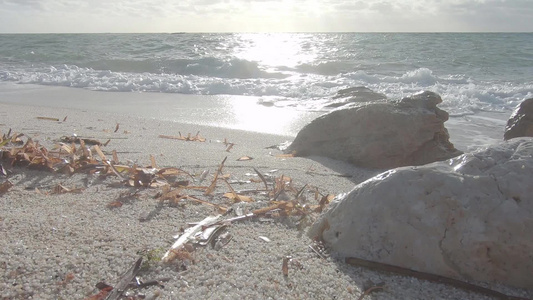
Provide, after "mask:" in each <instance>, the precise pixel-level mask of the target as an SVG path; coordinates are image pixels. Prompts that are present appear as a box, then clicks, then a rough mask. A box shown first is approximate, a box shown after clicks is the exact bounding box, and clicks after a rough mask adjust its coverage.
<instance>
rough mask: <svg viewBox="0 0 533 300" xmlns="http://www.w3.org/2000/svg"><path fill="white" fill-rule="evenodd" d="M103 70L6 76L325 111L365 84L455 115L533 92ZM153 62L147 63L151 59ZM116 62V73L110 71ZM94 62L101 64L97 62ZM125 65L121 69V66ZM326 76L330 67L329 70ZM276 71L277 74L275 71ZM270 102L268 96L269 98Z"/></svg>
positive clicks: (317, 77) (183, 66)
mask: <svg viewBox="0 0 533 300" xmlns="http://www.w3.org/2000/svg"><path fill="white" fill-rule="evenodd" d="M99 63H100V64H101V66H102V67H101V68H102V69H98V68H90V67H81V66H76V65H61V66H57V67H38V68H33V69H28V68H27V69H17V68H15V67H13V66H6V67H5V68H0V69H3V70H4V71H0V81H14V82H18V83H31V84H42V85H55V86H66V87H78V88H87V89H91V90H99V91H118V92H163V93H182V94H203V95H217V94H219V95H220V94H226V95H248V96H257V97H273V98H272V99H275V100H269V102H271V103H273V104H275V105H276V106H296V107H299V108H301V109H310V110H323V109H325V107H327V106H328V104H331V103H332V101H333V99H332V97H333V95H335V94H336V93H337V91H339V90H341V89H345V88H349V87H354V86H365V87H368V88H370V89H372V90H374V91H376V92H379V93H383V94H385V95H387V97H388V98H391V99H398V98H401V97H404V96H407V95H409V94H411V93H415V92H419V91H421V90H430V91H433V92H436V93H438V94H440V95H441V96H442V97H443V99H444V102H443V103H442V104H441V107H442V108H443V109H446V110H447V111H448V112H449V113H450V114H452V115H460V114H464V113H469V112H472V111H478V110H491V111H508V110H510V109H512V108H514V107H515V106H516V105H517V104H518V103H520V102H521V101H523V100H524V99H526V98H531V97H533V83H531V82H525V83H520V84H517V83H516V82H505V81H480V80H475V79H473V78H469V77H467V76H465V75H462V74H452V75H436V74H435V73H434V72H433V71H432V70H430V69H427V68H418V69H413V70H410V71H407V72H404V73H402V74H399V75H398V76H390V75H380V74H369V73H367V72H365V71H361V70H359V71H354V72H349V73H343V74H333V75H322V74H310V73H306V74H298V73H296V74H294V73H293V74H288V73H275V72H274V73H269V72H267V71H264V70H261V69H260V67H259V66H258V65H257V64H256V63H252V62H249V61H243V60H229V61H226V62H224V61H223V60H219V59H213V58H212V59H210V61H205V59H199V60H183V61H179V60H170V61H169V63H168V64H165V68H167V69H161V66H157V67H153V70H154V71H153V72H142V73H139V72H134V71H132V69H133V70H136V68H139V69H142V70H147V69H148V67H147V66H145V65H143V64H145V63H146V62H142V61H141V62H138V64H139V65H136V64H129V63H128V64H126V65H122V64H121V63H120V62H118V61H111V62H110V61H100V62H99ZM150 63H151V62H149V64H150ZM106 64H107V65H109V64H112V65H113V66H112V68H111V69H114V71H113V70H110V69H106V66H107V65H106ZM92 65H93V66H94V67H96V65H97V64H92ZM119 70H120V71H119ZM326 73H327V72H326ZM272 74H274V75H272ZM269 99H270V98H269Z"/></svg>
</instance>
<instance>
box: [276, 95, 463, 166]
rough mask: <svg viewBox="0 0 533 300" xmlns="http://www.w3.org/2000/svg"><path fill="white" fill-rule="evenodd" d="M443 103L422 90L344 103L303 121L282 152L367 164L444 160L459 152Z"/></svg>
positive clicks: (386, 164)
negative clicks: (447, 125)
mask: <svg viewBox="0 0 533 300" xmlns="http://www.w3.org/2000/svg"><path fill="white" fill-rule="evenodd" d="M441 102H442V99H441V97H440V96H439V95H437V94H435V93H433V92H422V93H418V94H415V95H412V96H410V97H407V98H404V99H402V100H400V101H389V102H378V103H352V104H348V105H345V106H344V107H342V108H340V109H336V110H333V111H332V112H330V113H328V114H325V115H323V116H321V117H319V118H317V119H315V120H313V121H312V122H311V123H309V124H307V125H306V126H305V127H304V128H303V129H302V130H301V131H300V132H299V133H298V135H297V136H296V138H295V140H294V141H293V142H292V144H291V145H290V146H289V147H288V148H287V149H286V152H291V153H294V154H296V155H297V156H307V155H319V156H326V157H331V158H334V159H338V160H344V161H348V162H350V163H353V164H355V165H358V166H361V167H369V168H394V167H399V166H407V165H423V164H427V163H430V162H434V161H438V160H444V159H448V158H451V157H454V156H457V155H460V154H461V152H460V151H458V150H457V149H455V148H454V146H453V144H452V143H450V141H449V135H448V131H447V130H446V128H445V127H444V122H445V121H447V120H448V113H446V112H445V111H443V110H441V109H439V108H437V104H438V103H441Z"/></svg>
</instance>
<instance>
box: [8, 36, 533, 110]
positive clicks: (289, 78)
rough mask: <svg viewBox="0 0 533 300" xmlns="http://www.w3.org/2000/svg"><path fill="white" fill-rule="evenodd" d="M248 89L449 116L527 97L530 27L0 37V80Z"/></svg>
mask: <svg viewBox="0 0 533 300" xmlns="http://www.w3.org/2000/svg"><path fill="white" fill-rule="evenodd" d="M1 81H7V82H16V83H20V84H40V85H52V86H67V87H72V88H84V89H90V90H99V91H109V92H162V93H182V94H201V95H246V96H255V98H254V99H257V101H258V102H260V103H264V104H268V105H275V106H283V107H295V108H296V109H303V110H319V111H320V110H324V109H325V107H327V105H328V104H331V102H332V101H333V100H332V97H333V96H334V95H335V94H336V93H337V92H338V91H339V90H342V89H345V88H349V87H355V86H365V87H368V88H370V89H372V90H374V91H376V92H380V93H384V94H385V95H387V96H388V97H390V98H392V99H398V98H401V97H403V96H406V95H408V94H411V93H413V92H418V91H421V90H430V91H434V92H436V93H439V94H440V95H441V96H442V97H443V99H444V103H443V104H441V108H443V109H445V110H447V111H448V112H449V113H450V114H451V115H463V114H471V113H476V112H479V111H509V110H511V109H512V108H514V107H515V106H516V105H517V104H518V103H519V102H521V101H522V100H524V99H526V98H529V97H533V33H314V34H313V33H257V34H255V33H250V34H240V33H239V34H215V33H213V34H197V33H195V34H192V33H191V34H189V33H179V34H166V33H160V34H7V35H0V82H1Z"/></svg>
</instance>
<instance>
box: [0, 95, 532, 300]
mask: <svg viewBox="0 0 533 300" xmlns="http://www.w3.org/2000/svg"><path fill="white" fill-rule="evenodd" d="M60 90H62V89H60ZM33 92H35V91H33ZM33 92H28V94H29V95H28V96H27V98H26V99H27V100H25V103H24V104H15V103H13V102H15V101H10V102H9V103H6V101H4V100H2V101H0V117H1V119H2V121H1V123H2V124H0V130H1V131H2V133H6V132H7V130H8V129H9V128H12V130H14V131H17V132H22V133H25V134H27V135H28V136H29V137H31V138H32V139H34V140H39V142H40V143H42V144H43V145H45V146H46V147H47V148H51V147H53V144H54V143H55V140H57V139H59V138H60V137H61V136H66V135H67V136H68V135H71V134H73V133H76V134H77V135H78V136H81V137H93V138H95V139H98V140H100V141H102V142H105V141H106V140H108V139H109V140H110V142H109V144H108V145H107V146H105V147H102V149H103V150H104V152H105V153H109V151H110V150H113V149H115V150H117V151H118V158H119V159H120V160H121V162H125V163H127V164H131V162H137V163H138V164H139V165H141V166H147V165H149V164H150V155H153V156H154V158H155V161H156V163H157V165H158V166H159V167H167V166H168V167H179V168H182V169H184V170H186V171H187V172H189V173H190V174H192V175H193V176H194V177H195V179H197V178H198V177H199V176H201V175H200V174H201V173H203V171H205V170H209V175H208V176H207V179H206V181H207V182H210V181H211V180H212V178H213V177H212V176H213V174H214V173H215V172H216V169H217V168H218V166H219V164H220V163H221V161H222V160H223V159H224V158H225V157H227V160H226V163H225V165H224V174H229V177H228V181H230V182H233V183H232V185H233V186H234V188H235V189H236V190H246V189H259V188H261V186H262V183H261V182H260V181H259V182H253V181H250V179H253V178H255V176H254V175H253V173H254V170H253V168H256V169H258V170H259V171H260V172H262V173H263V174H266V173H271V174H273V176H274V177H279V176H281V175H284V176H289V177H291V178H292V180H293V181H294V184H295V185H296V186H297V187H298V188H301V187H303V186H304V185H305V184H308V185H310V186H314V187H317V188H318V189H319V190H320V192H321V193H323V194H339V193H344V192H348V191H350V190H351V189H352V188H353V187H354V186H355V185H356V184H357V183H359V182H362V181H364V180H365V179H367V178H369V177H371V176H373V175H376V174H378V173H380V171H379V170H365V169H361V168H356V167H354V166H352V165H349V164H346V163H342V162H339V161H335V160H332V159H325V158H319V157H309V158H299V157H297V158H285V157H277V156H276V155H277V154H280V153H281V152H280V151H278V150H276V149H270V148H267V147H269V146H273V145H278V144H280V143H283V142H285V141H287V140H290V139H291V138H292V137H291V136H290V135H272V134H266V133H257V132H253V131H243V130H235V129H229V128H224V127H213V126H205V125H196V124H189V123H181V122H175V121H168V120H154V119H153V118H151V117H146V116H145V117H141V116H138V115H122V114H120V113H119V112H120V111H118V112H117V111H113V110H111V111H106V108H105V107H95V109H94V110H93V109H91V108H84V107H83V106H82V104H83V103H84V102H83V101H82V99H76V101H74V102H73V103H78V104H79V105H80V106H79V107H69V108H67V107H61V105H56V106H41V105H38V104H39V103H37V101H40V100H39V99H36V98H35V97H36V94H35V93H33ZM89 92H90V91H89ZM91 93H92V92H91ZM97 94H98V93H96V94H94V93H93V94H92V95H97ZM113 96H120V97H121V96H123V95H116V94H114V93H111V94H110V97H113ZM32 97H33V98H32ZM13 99H14V98H13ZM32 99H33V101H34V102H32ZM15 100H16V99H15ZM67 100H68V97H67V96H66V95H65V98H64V101H67ZM69 103H70V102H69ZM129 109H131V110H135V109H134V106H133V105H132V107H129ZM40 116H42V117H55V118H58V119H60V120H59V121H50V120H43V119H37V117H40ZM64 117H67V119H66V120H65V121H63V118H64ZM491 122H492V121H491ZM117 124H119V126H118V130H116V132H115V129H117ZM463 127H464V126H458V127H457V128H456V130H460V129H461V128H463ZM463 129H464V128H463ZM476 130H477V129H476ZM502 130H503V129H502ZM197 131H200V135H201V136H202V137H205V138H206V141H205V142H194V141H191V142H186V141H181V140H172V139H164V138H160V137H159V135H177V133H178V132H181V133H182V134H184V135H186V134H188V133H191V134H193V135H194V134H195V133H196V132H197ZM468 132H469V131H466V130H465V136H467V135H468ZM502 132H503V131H502ZM450 134H451V133H450ZM224 139H226V141H229V142H231V143H234V144H235V146H234V147H233V148H232V149H231V150H230V152H227V151H226V149H227V146H226V145H224V144H223V141H224ZM106 155H107V154H106ZM243 156H249V157H252V158H253V159H252V160H248V161H238V160H237V159H238V158H240V157H243ZM8 179H9V180H10V181H11V182H12V183H14V186H13V187H12V188H11V189H10V190H9V191H8V192H7V193H5V194H3V195H2V196H0V205H1V207H2V208H3V210H2V213H0V230H1V231H2V234H3V236H4V238H3V239H2V240H1V241H0V249H2V250H0V261H2V262H3V264H1V265H0V271H1V272H2V273H0V274H2V275H3V277H4V280H3V283H1V284H0V290H1V291H2V292H1V294H0V298H2V299H22V298H26V299H27V298H33V299H58V298H63V299H85V298H86V297H89V296H90V295H94V294H95V293H96V292H98V290H97V289H95V287H94V286H95V284H97V283H98V282H100V281H105V282H106V283H108V284H112V285H113V284H115V283H116V282H117V280H118V278H119V276H120V274H122V273H123V272H124V271H125V270H127V269H128V268H129V267H130V266H131V265H132V264H133V263H134V262H135V260H136V258H137V257H138V256H139V255H140V253H145V254H146V253H147V252H150V251H160V250H162V249H163V250H167V249H168V248H169V247H170V245H171V244H172V243H173V241H174V239H173V238H172V236H173V235H174V234H176V232H178V231H179V229H180V228H187V224H188V223H190V222H198V221H200V220H202V219H204V218H205V217H207V216H211V215H213V214H215V213H216V212H215V211H214V210H213V209H212V208H211V207H209V206H204V205H197V204H194V203H190V202H184V203H182V205H171V204H170V203H168V202H164V201H160V200H157V199H156V198H154V197H155V195H156V193H157V192H159V189H140V190H139V191H138V192H136V190H137V189H135V188H130V187H125V186H122V185H117V182H118V183H120V180H118V179H117V178H116V177H113V176H108V177H105V178H102V177H100V176H97V175H87V174H74V175H72V176H66V175H61V174H51V173H46V172H40V171H32V170H26V169H18V168H17V169H14V170H13V174H11V175H10V176H9V178H8ZM255 179H257V178H255ZM249 181H250V182H249ZM59 183H60V184H61V185H63V186H65V187H69V188H72V187H81V188H83V189H84V190H83V191H82V192H81V193H80V194H74V193H61V194H57V195H55V194H50V193H49V192H50V190H51V189H52V188H53V187H54V186H56V185H57V184H59ZM227 190H228V189H227V187H226V186H224V184H223V183H219V184H218V185H217V190H216V193H215V195H214V196H204V195H203V194H202V193H200V192H195V191H188V193H190V195H193V196H196V197H198V198H201V199H202V200H206V201H210V202H213V203H217V204H220V205H224V206H227V207H232V208H233V209H234V210H243V211H244V212H248V211H250V210H252V209H254V208H257V207H264V206H266V205H268V202H267V201H266V200H267V199H266V197H265V196H264V195H260V194H253V197H254V198H256V201H255V202H254V203H251V204H248V203H244V202H241V203H232V201H231V200H229V199H226V198H224V197H222V196H221V195H222V193H224V192H227ZM38 191H40V192H38ZM47 193H48V194H47ZM117 199H122V200H123V205H122V206H121V207H117V208H110V207H109V204H110V203H112V202H114V201H117ZM308 201H309V203H310V204H314V202H313V201H314V199H312V198H311V197H309V200H308ZM294 222H295V221H294V220H292V219H290V218H286V219H276V218H266V217H265V218H258V219H256V220H248V221H244V222H236V223H234V224H232V225H231V226H229V228H228V231H229V232H230V234H231V235H232V237H233V239H232V240H231V241H230V242H229V243H228V244H227V245H226V246H225V247H223V248H221V249H219V250H216V249H211V248H210V247H205V248H198V249H196V251H194V253H192V255H193V258H194V259H193V260H191V261H189V262H187V263H185V264H177V263H173V264H170V265H160V264H157V263H154V264H153V265H151V266H149V267H148V268H147V269H145V270H144V271H142V272H141V276H142V278H143V279H144V280H151V279H157V278H170V280H169V281H167V282H165V283H164V288H162V287H160V286H154V287H150V288H147V289H143V290H139V291H135V292H140V293H143V294H145V295H147V298H150V297H155V296H156V295H160V296H159V298H158V299H175V298H185V299H241V298H247V299H266V298H269V297H270V298H273V299H299V298H309V299H333V297H337V299H348V298H355V297H358V296H359V295H360V294H361V293H363V292H364V290H365V289H366V288H367V287H368V286H367V284H368V281H369V280H370V281H372V282H373V283H374V284H377V283H380V282H384V283H385V285H386V289H385V290H383V291H376V292H375V297H376V298H378V299H437V298H441V299H476V300H477V299H479V300H481V299H491V298H490V297H487V296H483V295H479V294H474V293H470V292H466V291H462V290H457V289H455V288H452V287H449V286H446V285H442V284H436V283H430V282H426V281H422V280H418V279H414V278H410V277H403V276H395V275H387V274H384V273H379V272H374V271H371V270H367V269H363V268H355V267H351V266H348V265H346V264H345V263H343V262H342V261H339V260H337V259H335V258H334V257H328V258H327V259H323V258H321V257H319V256H317V255H316V253H314V252H313V251H311V250H310V249H309V245H310V244H311V243H312V241H311V240H310V239H309V238H307V237H306V235H305V234H302V232H299V231H298V229H297V226H296V225H295V223H294ZM261 237H267V238H268V240H269V241H266V240H264V239H262V238H261ZM287 256H291V257H292V258H293V259H294V263H292V264H290V265H289V275H288V276H284V274H283V272H282V261H283V259H284V258H286V257H287ZM296 262H297V263H296ZM300 266H301V268H300ZM69 278H70V279H69ZM484 286H487V287H490V288H493V289H497V290H499V291H502V292H504V293H507V294H513V295H519V296H522V297H531V296H532V295H533V294H532V293H533V291H524V290H519V289H513V288H510V287H506V286H501V285H496V284H490V285H489V284H485V285H484ZM373 295H374V294H373ZM370 297H371V296H370ZM152 299H153V298H152Z"/></svg>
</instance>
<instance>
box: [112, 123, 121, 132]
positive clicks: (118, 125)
mask: <svg viewBox="0 0 533 300" xmlns="http://www.w3.org/2000/svg"><path fill="white" fill-rule="evenodd" d="M119 127H120V124H118V123H117V125H116V126H115V131H113V132H117V131H118V128H119Z"/></svg>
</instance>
